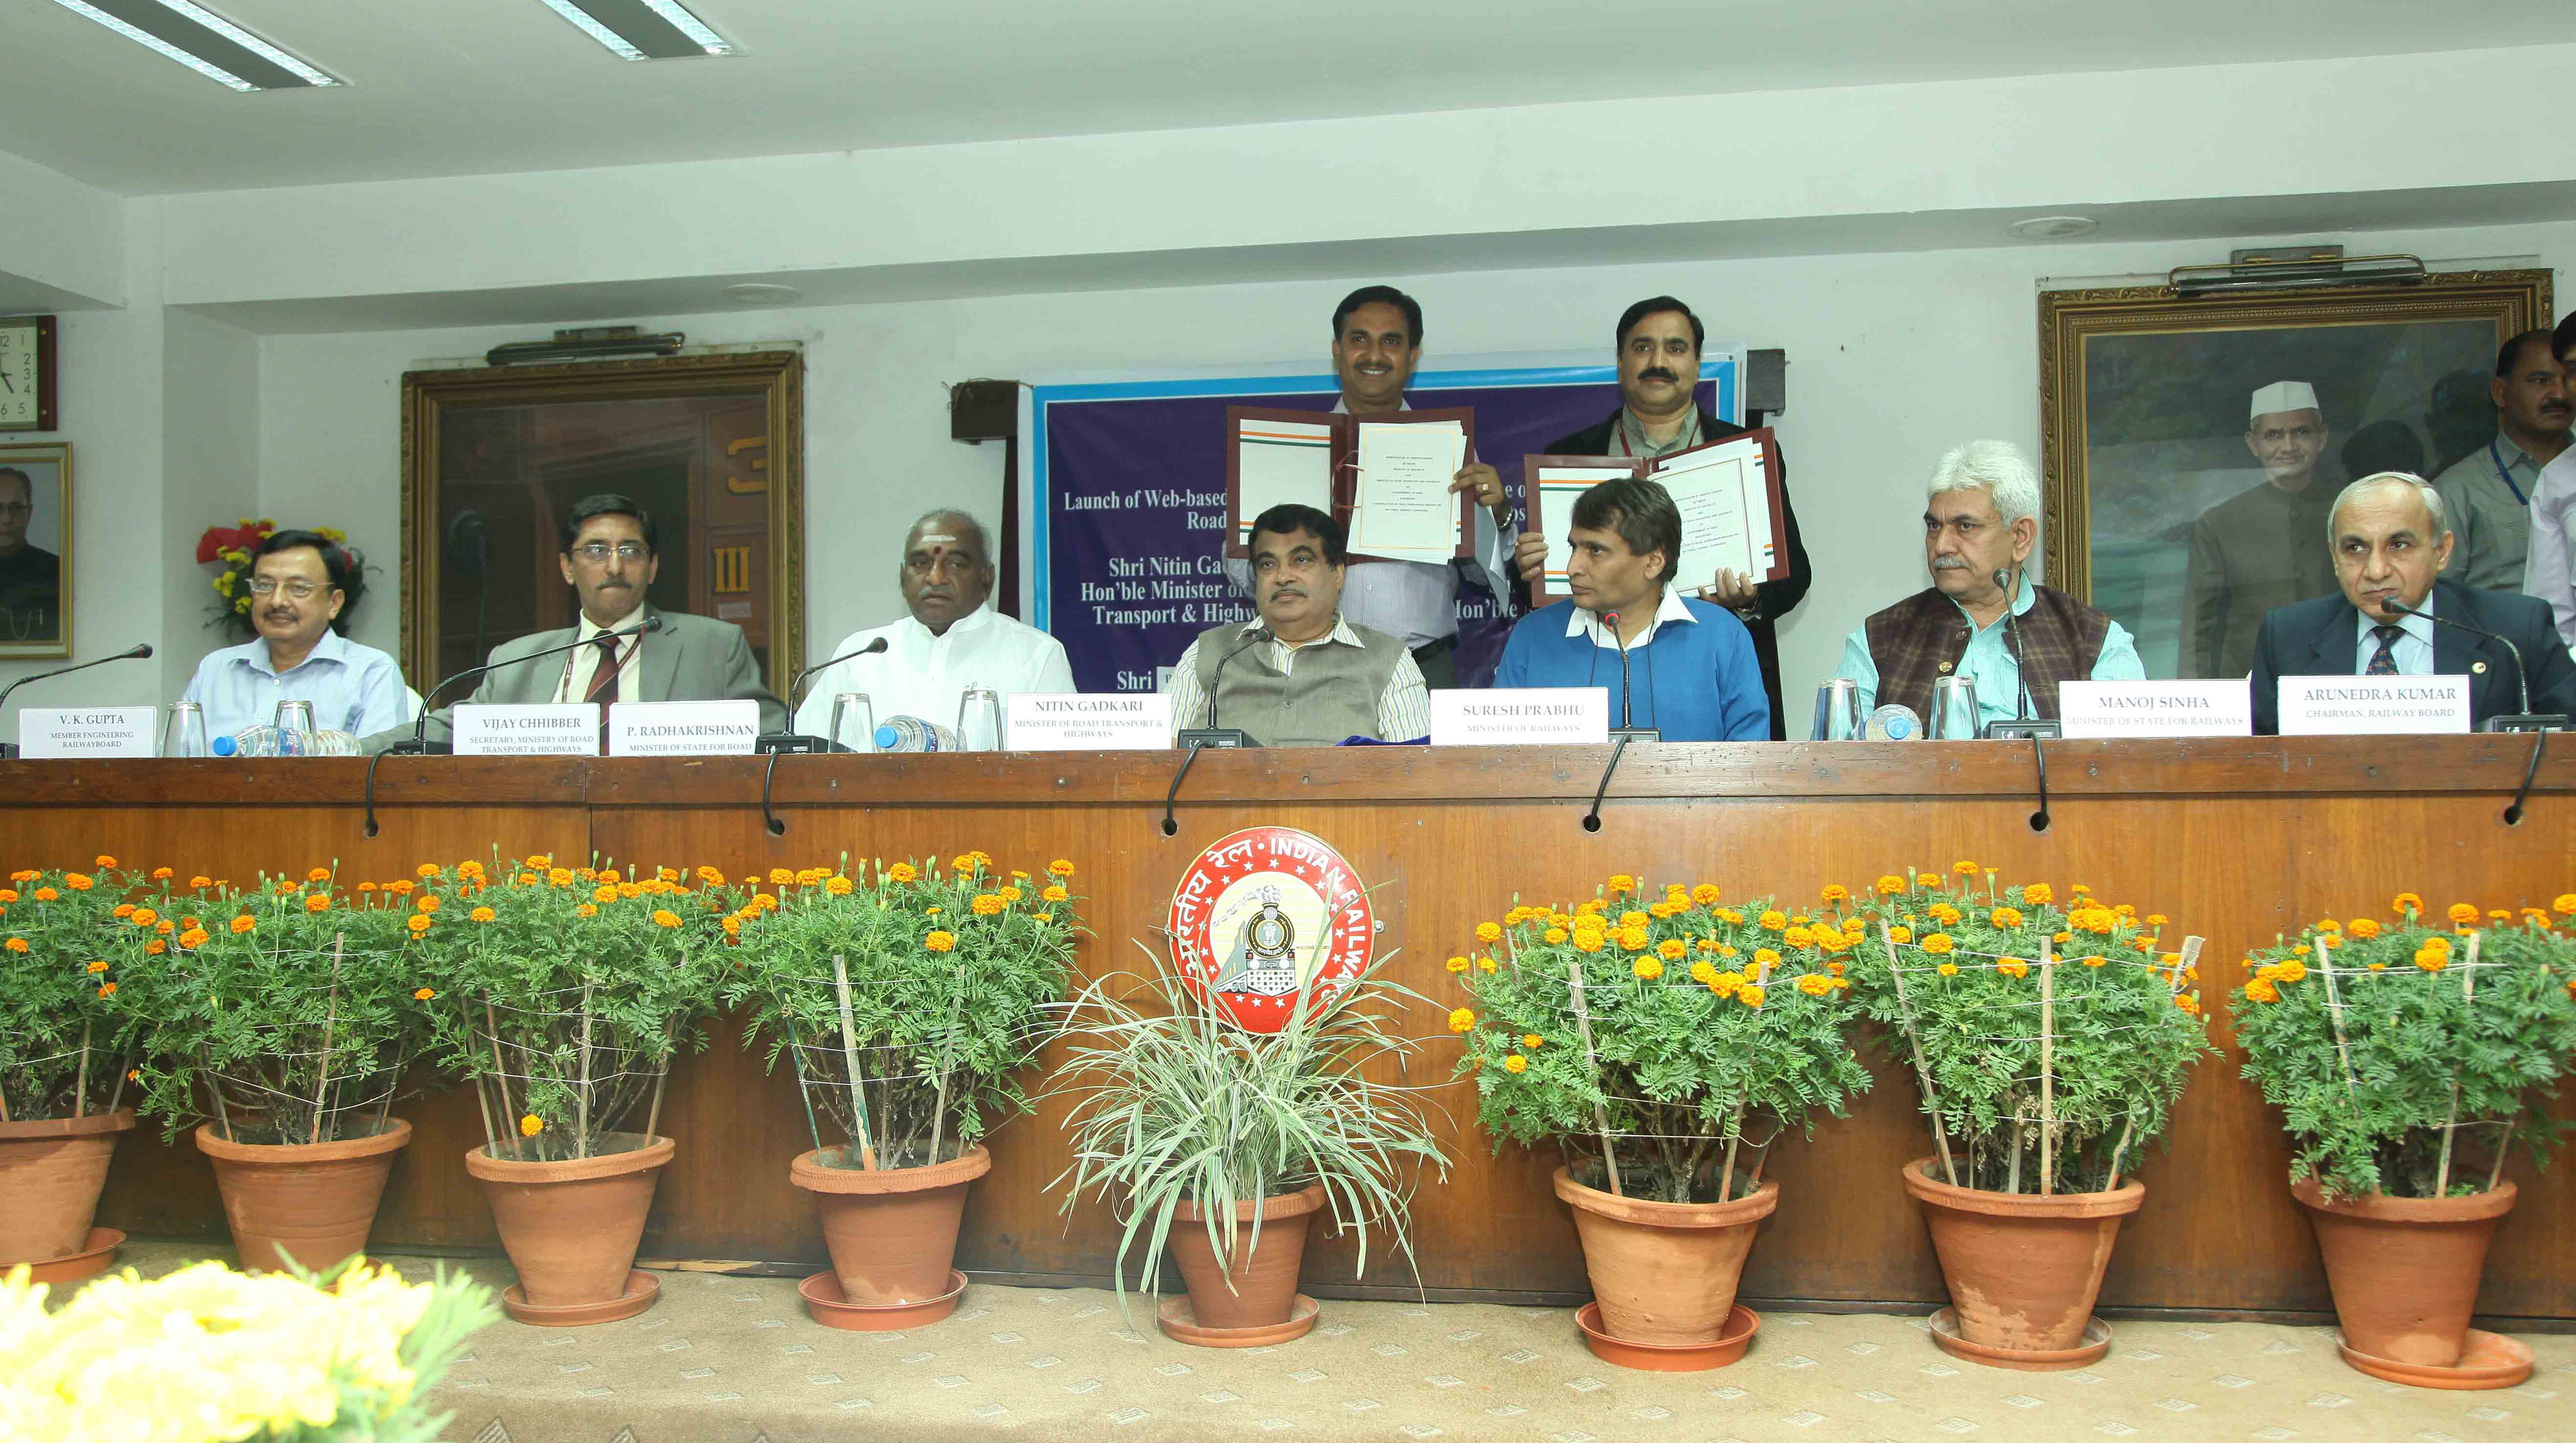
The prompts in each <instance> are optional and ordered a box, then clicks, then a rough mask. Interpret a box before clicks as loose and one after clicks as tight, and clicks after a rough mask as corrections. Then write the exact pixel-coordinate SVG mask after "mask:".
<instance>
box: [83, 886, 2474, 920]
mask: <svg viewBox="0 0 2576 1443" xmlns="http://www.w3.org/2000/svg"><path fill="white" fill-rule="evenodd" d="M65 880H69V879H68V878H66V879H65ZM2442 915H2444V916H2446V917H2448V918H2450V919H2451V925H2453V926H2455V927H2465V926H2467V925H2469V924H2470V923H2471V922H2474V921H2476V920H2478V909H2477V905H2476V904H2475V903H2471V902H2453V903H2452V904H2451V905H2450V908H2449V910H2447V911H2445V912H2444V913H2443V914H2442Z"/></svg>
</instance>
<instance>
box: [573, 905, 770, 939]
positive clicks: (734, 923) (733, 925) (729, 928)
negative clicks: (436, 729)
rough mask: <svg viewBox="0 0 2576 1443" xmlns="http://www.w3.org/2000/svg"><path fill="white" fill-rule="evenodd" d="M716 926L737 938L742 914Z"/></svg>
mask: <svg viewBox="0 0 2576 1443" xmlns="http://www.w3.org/2000/svg"><path fill="white" fill-rule="evenodd" d="M582 905H583V906H585V907H587V906H589V905H590V904H589V903H587V902H584V903H583V904H582ZM716 925H717V926H719V927H722V928H724V934H725V935H726V936H728V937H739V936H741V935H742V914H741V913H740V912H736V913H733V914H732V915H730V916H728V917H726V918H725V919H724V920H723V921H721V922H719V923H717V924H716Z"/></svg>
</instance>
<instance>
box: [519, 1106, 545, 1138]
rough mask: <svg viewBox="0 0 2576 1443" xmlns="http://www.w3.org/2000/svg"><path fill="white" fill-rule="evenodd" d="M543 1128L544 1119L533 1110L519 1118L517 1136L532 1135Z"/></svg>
mask: <svg viewBox="0 0 2576 1443" xmlns="http://www.w3.org/2000/svg"><path fill="white" fill-rule="evenodd" d="M545 1130H546V1120H545V1119H544V1118H542V1117H539V1116H537V1115H536V1114H535V1113H533V1112H532V1113H529V1114H528V1115H527V1116H525V1117H523V1118H520V1119H519V1136H521V1137H534V1136H536V1135H537V1134H538V1133H541V1132H543V1131H545Z"/></svg>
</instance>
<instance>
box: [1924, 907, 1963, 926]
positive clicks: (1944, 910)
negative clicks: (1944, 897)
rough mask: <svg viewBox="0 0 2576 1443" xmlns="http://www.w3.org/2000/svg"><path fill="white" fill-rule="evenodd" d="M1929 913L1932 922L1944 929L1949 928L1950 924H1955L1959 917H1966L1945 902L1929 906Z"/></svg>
mask: <svg viewBox="0 0 2576 1443" xmlns="http://www.w3.org/2000/svg"><path fill="white" fill-rule="evenodd" d="M1931 913H1932V920H1933V921H1935V922H1938V923H1940V924H1941V925H1942V926H1944V927H1947V926H1950V925H1951V924H1952V923H1955V922H1957V921H1958V920H1959V919H1960V918H1961V917H1963V916H1965V915H1967V914H1966V913H1964V912H1961V911H1960V910H1959V909H1958V908H1956V907H1953V906H1951V905H1950V904H1949V903H1947V902H1935V903H1933V904H1932V906H1931Z"/></svg>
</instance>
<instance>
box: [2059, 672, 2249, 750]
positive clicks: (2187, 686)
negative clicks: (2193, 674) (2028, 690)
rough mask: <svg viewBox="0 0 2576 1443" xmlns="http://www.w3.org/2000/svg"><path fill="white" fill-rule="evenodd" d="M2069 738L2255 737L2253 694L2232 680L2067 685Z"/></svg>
mask: <svg viewBox="0 0 2576 1443" xmlns="http://www.w3.org/2000/svg"><path fill="white" fill-rule="evenodd" d="M2057 708H2058V716H2059V719H2060V721H2061V722H2063V724H2064V726H2065V733H2064V734H2065V735H2067V736H2070V737H2250V736H2252V735H2254V693H2253V690H2252V689H2251V688H2250V687H2248V686H2247V685H2246V684H2245V680H2244V678H2242V677H2239V678H2237V679H2236V680H2233V681H2062V682H2059V683H2058V684H2057Z"/></svg>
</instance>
